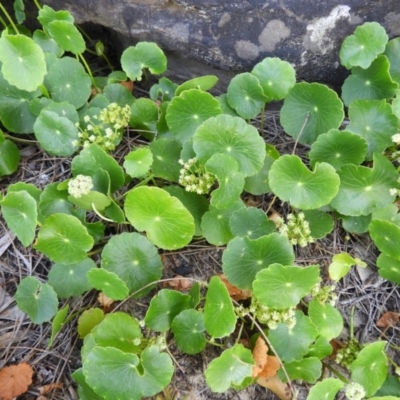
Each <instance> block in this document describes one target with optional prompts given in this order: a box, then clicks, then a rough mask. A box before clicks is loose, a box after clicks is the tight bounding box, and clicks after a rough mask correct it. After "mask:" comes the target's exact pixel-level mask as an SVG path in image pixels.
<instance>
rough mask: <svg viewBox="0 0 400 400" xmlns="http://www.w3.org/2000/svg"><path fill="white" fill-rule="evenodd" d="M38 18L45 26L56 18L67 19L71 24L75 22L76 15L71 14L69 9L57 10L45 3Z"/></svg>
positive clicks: (57, 19)
mask: <svg viewBox="0 0 400 400" xmlns="http://www.w3.org/2000/svg"><path fill="white" fill-rule="evenodd" d="M38 20H39V22H40V23H41V24H42V25H43V26H44V27H47V26H48V25H49V24H50V22H52V21H55V20H56V21H66V22H69V23H71V24H73V23H74V17H73V16H72V15H71V13H70V12H69V11H67V10H60V11H55V10H53V9H52V8H51V7H49V6H47V5H44V6H43V7H42V8H41V9H40V10H39V16H38Z"/></svg>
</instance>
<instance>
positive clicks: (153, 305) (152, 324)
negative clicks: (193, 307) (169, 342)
mask: <svg viewBox="0 0 400 400" xmlns="http://www.w3.org/2000/svg"><path fill="white" fill-rule="evenodd" d="M190 300H191V299H190V296H188V295H187V294H183V293H180V292H177V291H176V290H169V289H162V290H160V291H159V292H158V293H157V295H156V296H154V297H153V298H152V299H151V302H150V306H149V308H148V309H147V313H146V317H145V318H144V322H145V323H146V326H148V327H149V328H150V329H152V330H154V331H156V332H164V331H167V330H168V329H170V328H171V323H172V321H173V319H174V318H175V317H176V316H177V315H178V314H179V313H180V312H182V311H183V310H187V309H188V308H189V307H190Z"/></svg>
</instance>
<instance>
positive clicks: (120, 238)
mask: <svg viewBox="0 0 400 400" xmlns="http://www.w3.org/2000/svg"><path fill="white" fill-rule="evenodd" d="M101 267H102V268H104V269H105V270H107V271H110V272H114V273H115V274H117V275H118V276H119V277H120V279H122V280H123V281H124V282H125V283H126V285H127V286H128V288H129V293H135V297H138V296H143V295H145V294H146V293H148V292H149V291H150V290H151V289H152V285H149V284H150V283H152V282H155V281H157V280H158V279H160V278H161V275H162V262H161V258H160V255H159V254H158V252H157V248H156V247H155V246H154V245H153V244H152V243H151V242H150V241H149V240H148V239H146V238H145V237H144V236H143V235H140V234H138V233H136V232H133V233H128V232H123V233H120V234H118V235H114V236H113V237H112V238H111V239H110V240H109V241H108V242H107V244H106V245H105V246H104V248H103V251H102V253H101ZM142 288H144V289H143V290H140V289H142Z"/></svg>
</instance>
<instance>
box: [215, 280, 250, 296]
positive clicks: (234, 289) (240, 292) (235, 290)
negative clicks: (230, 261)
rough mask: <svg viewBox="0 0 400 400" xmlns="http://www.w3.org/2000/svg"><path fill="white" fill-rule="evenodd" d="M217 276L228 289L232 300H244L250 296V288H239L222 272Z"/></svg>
mask: <svg viewBox="0 0 400 400" xmlns="http://www.w3.org/2000/svg"><path fill="white" fill-rule="evenodd" d="M218 276H219V278H220V279H221V281H222V282H223V283H224V285H225V286H226V288H227V289H228V293H229V296H231V298H232V299H233V300H236V301H239V300H246V299H248V298H249V297H251V292H250V290H242V289H239V288H238V287H236V286H234V285H232V284H230V283H229V282H228V279H226V276H225V275H224V274H220V275H218Z"/></svg>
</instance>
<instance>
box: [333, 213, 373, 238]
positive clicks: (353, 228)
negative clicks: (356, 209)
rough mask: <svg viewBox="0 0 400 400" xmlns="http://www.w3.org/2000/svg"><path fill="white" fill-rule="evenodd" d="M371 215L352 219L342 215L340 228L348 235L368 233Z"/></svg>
mask: <svg viewBox="0 0 400 400" xmlns="http://www.w3.org/2000/svg"><path fill="white" fill-rule="evenodd" d="M371 215H372V214H368V215H359V216H357V217H352V216H348V215H342V216H341V218H342V226H343V229H345V230H346V231H347V232H350V233H356V234H360V233H365V232H367V231H368V225H369V223H370V222H371Z"/></svg>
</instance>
